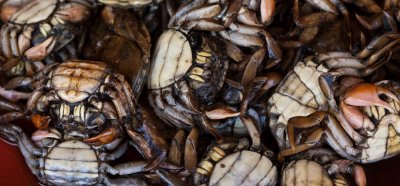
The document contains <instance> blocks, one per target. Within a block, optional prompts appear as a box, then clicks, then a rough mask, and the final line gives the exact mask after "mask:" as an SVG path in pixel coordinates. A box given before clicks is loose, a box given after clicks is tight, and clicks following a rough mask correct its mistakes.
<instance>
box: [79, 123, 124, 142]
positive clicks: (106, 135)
mask: <svg viewBox="0 0 400 186" xmlns="http://www.w3.org/2000/svg"><path fill="white" fill-rule="evenodd" d="M117 136H118V130H117V129H116V128H113V127H112V128H108V129H106V130H105V131H103V132H101V133H100V134H99V135H97V136H94V137H91V138H88V139H85V140H84V141H85V142H86V143H90V144H93V145H104V144H107V143H111V142H112V141H114V140H115V139H116V138H117Z"/></svg>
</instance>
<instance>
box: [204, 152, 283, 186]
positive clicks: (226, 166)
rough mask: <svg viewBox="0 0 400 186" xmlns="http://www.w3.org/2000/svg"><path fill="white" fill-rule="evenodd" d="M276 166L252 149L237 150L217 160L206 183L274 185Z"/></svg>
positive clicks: (276, 174) (276, 178)
mask: <svg viewBox="0 0 400 186" xmlns="http://www.w3.org/2000/svg"><path fill="white" fill-rule="evenodd" d="M277 176H278V171H277V168H276V166H275V165H274V164H273V163H272V162H271V161H270V160H269V159H268V158H267V157H266V156H264V155H262V154H260V153H257V152H253V151H248V150H244V151H239V152H236V153H233V154H230V155H228V156H226V157H225V158H224V159H222V160H221V161H219V162H218V163H217V164H216V165H215V168H214V170H213V172H212V174H211V177H210V181H209V184H208V185H275V184H276V182H277V180H278V177H277Z"/></svg>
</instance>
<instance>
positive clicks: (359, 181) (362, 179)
mask: <svg viewBox="0 0 400 186" xmlns="http://www.w3.org/2000/svg"><path fill="white" fill-rule="evenodd" d="M354 181H355V182H356V185H357V186H366V185H367V177H366V175H365V172H364V169H363V168H362V166H360V165H354Z"/></svg>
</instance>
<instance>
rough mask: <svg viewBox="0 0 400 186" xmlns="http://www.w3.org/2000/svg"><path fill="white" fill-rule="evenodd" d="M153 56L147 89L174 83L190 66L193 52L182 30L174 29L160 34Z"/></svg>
mask: <svg viewBox="0 0 400 186" xmlns="http://www.w3.org/2000/svg"><path fill="white" fill-rule="evenodd" d="M165 46H172V47H165ZM154 56H155V57H154V58H153V59H152V61H151V64H152V67H151V70H150V77H149V80H148V82H149V83H148V88H149V89H160V88H164V87H167V86H169V85H171V84H173V83H175V82H176V81H177V80H179V79H180V78H182V77H183V76H184V75H185V74H186V72H187V71H188V70H189V69H190V67H191V66H192V58H193V54H192V49H191V47H190V44H189V41H188V40H187V38H186V36H185V35H184V34H183V33H182V32H180V31H177V30H174V29H170V30H168V31H166V32H164V33H163V34H162V35H161V36H160V38H159V41H158V42H157V46H156V48H155V54H154Z"/></svg>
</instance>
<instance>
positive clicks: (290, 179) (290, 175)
mask: <svg viewBox="0 0 400 186" xmlns="http://www.w3.org/2000/svg"><path fill="white" fill-rule="evenodd" d="M338 178H340V177H338ZM281 179H282V180H281V185H293V186H305V185H321V186H333V182H332V180H331V178H329V175H328V173H327V172H326V171H325V169H324V167H322V165H320V164H318V163H317V162H314V161H309V160H297V161H291V162H290V163H289V164H288V165H287V166H286V167H285V169H284V170H283V173H282V178H281ZM335 185H346V183H344V184H343V182H342V181H341V180H340V179H335Z"/></svg>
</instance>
